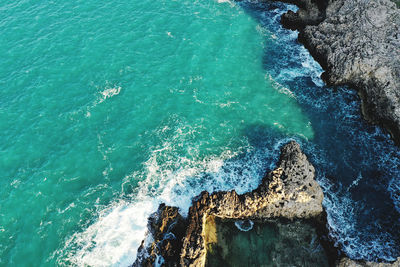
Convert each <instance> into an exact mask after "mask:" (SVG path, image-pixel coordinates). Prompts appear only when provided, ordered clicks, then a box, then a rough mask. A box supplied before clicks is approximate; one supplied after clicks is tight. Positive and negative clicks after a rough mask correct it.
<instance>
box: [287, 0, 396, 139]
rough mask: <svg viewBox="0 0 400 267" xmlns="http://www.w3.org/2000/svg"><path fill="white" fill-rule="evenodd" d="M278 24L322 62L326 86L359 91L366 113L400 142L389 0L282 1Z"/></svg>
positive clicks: (393, 10)
mask: <svg viewBox="0 0 400 267" xmlns="http://www.w3.org/2000/svg"><path fill="white" fill-rule="evenodd" d="M283 1H284V2H290V3H293V4H296V5H298V6H299V10H298V12H296V13H294V12H292V11H289V12H288V13H286V14H284V15H283V16H282V23H283V25H284V26H286V27H288V28H290V29H297V30H299V32H300V33H299V41H300V42H302V43H303V44H304V45H305V47H306V48H308V50H309V51H310V53H311V54H312V56H313V57H314V58H315V59H316V60H317V61H318V62H319V63H320V64H321V66H322V67H323V68H324V70H325V73H324V74H323V77H322V78H323V79H324V80H325V81H326V82H327V84H328V85H350V86H351V87H354V88H356V89H358V91H359V93H360V96H361V100H362V111H363V114H364V117H365V118H366V119H367V120H369V121H371V122H373V123H376V124H379V125H381V126H383V127H385V128H386V129H388V130H389V131H390V132H391V134H392V136H393V137H394V139H395V141H396V142H397V144H399V142H400V9H398V8H397V7H396V4H395V3H394V2H392V1H390V0H374V1H370V0H320V1H317V0H283Z"/></svg>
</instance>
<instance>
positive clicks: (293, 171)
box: [180, 142, 323, 266]
mask: <svg viewBox="0 0 400 267" xmlns="http://www.w3.org/2000/svg"><path fill="white" fill-rule="evenodd" d="M314 177H315V170H314V167H313V166H312V165H311V164H310V162H309V161H308V160H307V157H306V156H305V155H304V153H302V151H301V150H300V146H299V144H297V143H296V142H290V143H289V144H287V145H286V146H284V147H283V148H282V152H281V157H280V160H279V164H278V166H277V168H276V169H275V170H274V171H272V172H270V173H269V174H267V175H266V176H265V177H264V178H263V180H262V182H261V184H260V186H259V187H258V188H257V189H255V190H254V191H252V192H249V193H246V194H243V195H238V194H237V193H236V192H235V191H234V190H233V191H229V192H217V193H213V194H209V193H208V192H203V193H201V194H200V196H199V197H198V198H196V199H195V200H194V202H193V205H192V207H191V208H190V209H189V215H188V229H187V232H186V236H185V237H184V240H183V248H182V252H181V260H180V264H181V266H204V265H205V262H206V246H205V236H206V235H207V233H206V227H205V225H206V221H207V218H209V217H218V218H220V219H252V220H266V219H270V218H285V219H291V220H292V219H296V218H297V219H300V218H303V219H305V218H316V217H318V216H321V215H322V214H323V208H322V200H323V193H322V190H321V188H320V186H319V185H318V183H317V182H316V181H315V180H314Z"/></svg>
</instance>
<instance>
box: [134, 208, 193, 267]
mask: <svg viewBox="0 0 400 267" xmlns="http://www.w3.org/2000/svg"><path fill="white" fill-rule="evenodd" d="M185 231H186V221H185V220H184V218H183V217H182V216H181V215H180V214H179V209H178V208H176V207H169V206H165V204H161V205H160V206H159V207H158V210H157V211H156V212H155V213H153V214H152V215H151V216H150V217H149V219H148V234H149V236H148V238H152V239H153V241H152V242H151V243H150V244H145V240H143V241H142V245H141V246H140V247H139V249H138V253H137V258H136V261H135V263H134V264H133V265H132V266H134V267H135V266H154V265H155V263H158V264H161V263H162V265H163V266H178V262H179V254H180V250H181V247H182V238H183V236H184V234H185Z"/></svg>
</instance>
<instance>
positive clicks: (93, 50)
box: [0, 0, 400, 266]
mask: <svg viewBox="0 0 400 267" xmlns="http://www.w3.org/2000/svg"><path fill="white" fill-rule="evenodd" d="M291 8H293V7H291ZM286 9H287V6H285V5H280V4H262V5H255V4H254V3H253V4H251V3H247V2H244V3H241V4H233V3H231V2H222V3H219V2H217V1H214V0H199V1H186V0H178V1H162V0H161V1H147V0H142V1H136V0H133V1H124V0H120V1H112V2H107V3H101V4H100V3H99V2H98V1H92V0H87V1H70V2H65V3H64V2H61V1H58V2H56V1H54V2H39V1H14V2H9V3H1V4H0V35H1V36H2V38H0V53H1V55H2V57H1V59H0V88H1V89H0V131H1V133H2V135H1V139H0V155H1V156H0V265H1V266H3V265H4V266H54V265H61V266H63V265H78V266H83V265H89V266H127V265H128V264H130V263H132V262H133V261H134V258H135V255H136V249H137V247H138V246H139V244H140V242H141V240H142V239H143V238H144V236H145V231H146V222H147V216H148V215H149V214H150V213H152V212H153V211H155V210H156V208H157V206H158V204H159V203H160V202H166V203H167V204H171V205H177V206H179V207H181V209H182V212H183V213H185V212H186V211H187V207H188V206H189V205H190V201H191V198H192V197H193V196H195V195H197V194H198V193H199V192H201V191H202V190H210V191H214V190H221V189H232V188H236V189H237V190H238V191H239V192H245V191H248V190H250V189H252V188H255V187H256V186H257V184H258V182H259V180H260V179H261V177H262V175H263V173H264V171H265V170H266V169H267V168H273V166H274V164H275V162H276V159H277V156H278V155H279V147H280V145H282V144H283V143H285V142H286V141H287V140H289V139H290V138H295V139H297V140H298V141H299V142H301V143H302V145H303V147H304V149H305V150H306V151H307V152H308V154H309V155H310V156H311V157H312V158H313V160H314V163H315V164H316V167H317V169H318V167H319V168H320V174H319V180H320V182H321V184H322V185H323V188H324V190H325V193H326V195H327V198H326V201H325V205H326V207H327V211H328V215H329V216H328V219H329V221H330V225H331V227H332V229H334V231H333V237H335V238H336V239H337V240H338V243H339V245H340V246H342V248H343V249H344V250H345V251H346V252H347V253H349V254H350V255H352V256H353V257H356V258H368V259H371V258H373V257H378V258H382V259H389V260H390V259H393V257H394V256H396V253H399V249H398V247H399V244H400V240H399V237H398V236H395V235H393V233H396V232H398V231H397V230H399V229H400V228H399V222H400V220H399V219H398V217H396V216H397V215H396V214H398V213H396V209H397V210H400V209H399V208H398V207H399V206H396V205H397V204H396V203H398V202H396V201H397V200H398V199H400V195H399V193H398V192H400V185H399V182H398V177H399V175H398V172H396V171H397V170H398V167H397V166H399V165H398V163H399V161H398V158H399V155H400V153H399V151H398V149H397V148H395V147H394V146H393V143H392V142H391V141H390V140H389V138H388V137H387V135H386V134H385V133H384V132H382V131H380V130H379V129H377V128H375V127H372V126H368V125H366V124H365V123H364V122H362V120H361V118H360V116H359V112H358V100H357V99H356V96H355V94H354V93H351V92H350V91H347V90H346V89H341V90H339V93H333V92H332V91H329V90H328V89H327V88H325V87H323V84H322V82H321V81H320V79H319V78H318V76H319V74H320V73H321V69H320V67H319V66H318V64H316V63H315V62H314V61H313V60H312V59H311V57H310V56H309V55H308V53H307V52H306V51H305V50H304V48H302V47H301V46H300V45H299V44H297V43H296V42H295V39H296V36H297V35H296V33H295V32H290V31H286V30H283V29H282V28H281V27H280V26H279V16H280V14H282V12H284V10H286ZM342 96H343V97H342ZM348 106H349V108H347V107H348ZM338 109H339V110H338ZM332 114H335V116H333V115H332ZM368 127H369V128H368ZM360 140H361V141H360ZM338 142H339V143H338ZM343 151H344V152H343ZM343 153H345V154H343ZM385 155H389V156H390V160H388V159H387V157H386V156H385ZM352 157H357V158H359V159H360V160H358V161H355V162H351V161H350V160H348V159H349V158H352ZM343 161H345V162H344V163H343ZM343 166H344V167H343ZM366 166H367V167H366ZM327 167H329V168H327ZM342 167H343V168H342ZM396 168H397V169H396ZM370 169H378V171H379V172H378V173H373V172H372V171H371V173H368V171H369V170H370ZM321 170H328V171H326V172H325V171H321ZM361 172H363V173H362V175H361V176H362V177H363V176H366V177H368V176H373V177H381V178H380V181H381V183H382V187H379V188H376V186H375V187H374V188H375V189H376V190H377V191H378V192H379V193H383V194H382V197H383V196H385V197H384V198H383V200H382V201H379V203H384V204H385V208H382V213H379V212H373V213H374V214H376V215H374V216H376V220H374V221H373V222H371V224H372V225H365V224H364V223H363V222H365V221H366V220H365V218H371V214H368V213H365V211H372V210H376V208H380V207H376V204H374V203H375V202H374V201H372V200H370V199H368V192H370V191H371V190H370V187H368V186H369V185H370V183H368V182H366V183H365V184H364V181H368V179H366V178H365V179H361V178H359V176H358V174H359V173H360V174H361ZM330 177H338V179H336V180H335V179H333V178H330ZM387 177H390V179H389V178H387ZM360 181H361V182H360ZM332 184H334V185H335V186H333V185H332ZM349 185H350V188H351V189H352V190H350V191H349V190H348V189H347V188H349ZM346 189H347V191H346ZM354 203H356V204H357V205H358V206H359V207H363V208H362V211H360V214H358V211H354V209H353V210H351V211H349V208H348V207H350V206H351V205H354ZM374 205H375V206H374ZM353 211H354V212H353ZM388 212H389V214H394V215H393V216H392V217H390V216H387V214H388ZM363 216H364V217H365V218H364V217H363ZM374 218H375V217H374ZM382 218H385V219H382ZM374 227H375V228H374ZM377 229H378V230H377ZM382 229H384V230H385V231H387V234H385V233H384V234H381V233H382V232H384V231H382ZM361 230H363V231H364V232H363V231H361ZM375 230H376V231H378V232H377V233H375V232H374V231H375ZM365 233H368V235H365ZM347 237H349V238H347ZM346 238H347V239H346ZM396 238H397V239H396ZM366 241H368V242H369V243H368V242H366ZM364 244H366V245H365V246H364ZM371 244H372V245H371ZM354 247H355V248H359V249H354ZM388 248H389V249H388ZM380 252H382V255H378V256H376V255H377V253H380ZM352 253H353V254H352Z"/></svg>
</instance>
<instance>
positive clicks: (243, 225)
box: [235, 220, 254, 232]
mask: <svg viewBox="0 0 400 267" xmlns="http://www.w3.org/2000/svg"><path fill="white" fill-rule="evenodd" d="M235 226H236V227H237V229H239V230H240V231H243V232H248V231H250V230H251V229H253V226H254V222H253V221H252V220H238V221H236V222H235Z"/></svg>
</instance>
